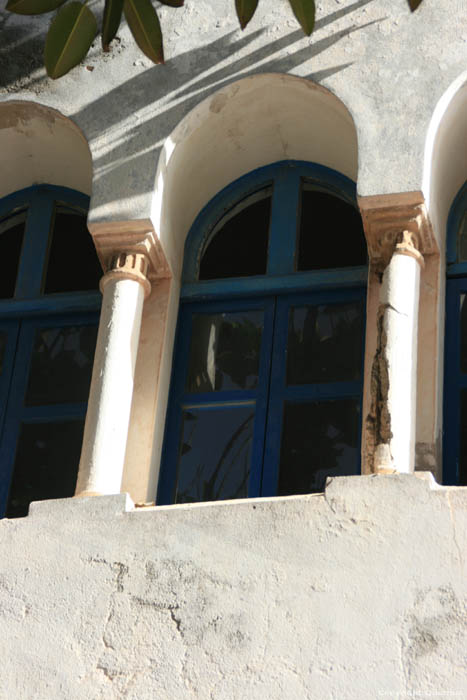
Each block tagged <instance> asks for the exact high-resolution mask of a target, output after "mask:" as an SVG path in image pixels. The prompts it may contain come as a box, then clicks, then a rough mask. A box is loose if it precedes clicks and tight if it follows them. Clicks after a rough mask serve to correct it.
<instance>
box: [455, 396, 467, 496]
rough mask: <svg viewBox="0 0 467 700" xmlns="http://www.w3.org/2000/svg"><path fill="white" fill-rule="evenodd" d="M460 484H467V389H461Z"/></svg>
mask: <svg viewBox="0 0 467 700" xmlns="http://www.w3.org/2000/svg"><path fill="white" fill-rule="evenodd" d="M460 400H461V406H460V409H461V410H460V436H459V437H460V449H459V474H458V477H459V480H458V482H457V483H458V485H459V486H467V390H466V389H462V390H461V399H460Z"/></svg>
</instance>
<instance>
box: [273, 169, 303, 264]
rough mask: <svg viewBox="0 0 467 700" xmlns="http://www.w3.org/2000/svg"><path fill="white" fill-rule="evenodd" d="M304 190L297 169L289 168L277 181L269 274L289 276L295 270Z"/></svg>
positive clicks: (277, 177)
mask: <svg viewBox="0 0 467 700" xmlns="http://www.w3.org/2000/svg"><path fill="white" fill-rule="evenodd" d="M300 189H301V188H300V173H299V171H298V169H297V168H293V167H286V168H284V169H283V170H281V171H280V173H278V175H276V177H275V178H274V189H273V197H272V207H271V227H270V232H269V254H268V268H267V270H268V272H267V273H268V275H280V274H287V273H291V272H293V271H294V270H295V248H296V244H297V235H298V214H299V204H300Z"/></svg>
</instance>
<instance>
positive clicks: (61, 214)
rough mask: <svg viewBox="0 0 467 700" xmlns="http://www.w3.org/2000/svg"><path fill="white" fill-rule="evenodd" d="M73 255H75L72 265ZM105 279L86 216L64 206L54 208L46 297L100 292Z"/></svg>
mask: <svg viewBox="0 0 467 700" xmlns="http://www.w3.org/2000/svg"><path fill="white" fill-rule="evenodd" d="M70 251H73V255H72V258H71V264H70V263H69V262H68V260H69V259H70ZM101 277H102V268H101V266H100V263H99V260H98V257H97V254H96V249H95V247H94V243H93V240H92V237H91V235H90V233H89V231H88V227H87V224H86V215H85V214H82V213H81V212H79V211H76V210H74V209H70V208H69V207H65V206H62V205H57V206H56V207H55V215H54V220H53V227H52V238H51V242H50V248H49V259H48V263H47V273H46V278H45V286H44V293H45V294H52V293H53V292H79V291H84V290H89V289H96V290H97V289H99V280H100V278H101Z"/></svg>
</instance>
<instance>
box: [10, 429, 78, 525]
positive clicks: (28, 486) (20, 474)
mask: <svg viewBox="0 0 467 700" xmlns="http://www.w3.org/2000/svg"><path fill="white" fill-rule="evenodd" d="M83 428H84V421H82V420H79V421H77V420H73V421H67V422H62V423H33V424H23V425H22V426H21V431H20V436H19V440H18V449H17V452H16V461H15V469H14V473H13V479H12V483H11V487H10V494H9V498H8V505H7V510H6V516H7V518H18V517H22V516H24V515H27V513H28V506H29V504H30V503H31V501H43V500H45V499H47V498H66V497H68V496H73V494H74V491H75V486H76V477H77V473H78V464H79V457H80V452H81V442H82V439H83Z"/></svg>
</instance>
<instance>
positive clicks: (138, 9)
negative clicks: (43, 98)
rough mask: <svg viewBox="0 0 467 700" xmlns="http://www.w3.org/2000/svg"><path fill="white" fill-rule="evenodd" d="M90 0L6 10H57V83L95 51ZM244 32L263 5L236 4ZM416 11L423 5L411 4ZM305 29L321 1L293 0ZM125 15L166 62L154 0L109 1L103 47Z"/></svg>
mask: <svg viewBox="0 0 467 700" xmlns="http://www.w3.org/2000/svg"><path fill="white" fill-rule="evenodd" d="M184 1H185V0H160V2H161V3H162V4H163V5H168V6H169V7H174V8H177V7H182V6H183V4H184ZM87 2H88V0H84V2H79V0H70V1H67V0H8V2H7V4H6V9H7V10H8V11H9V12H14V13H16V14H19V15H42V14H45V13H47V12H52V11H54V10H57V9H58V8H60V9H58V12H57V13H56V14H55V16H54V17H53V19H52V22H51V24H50V27H49V31H48V33H47V38H46V42H45V47H44V64H45V68H46V70H47V74H48V75H49V76H50V77H51V78H60V77H61V76H62V75H65V73H68V71H69V70H71V69H72V68H73V67H74V66H76V65H77V64H78V63H79V62H80V61H82V60H83V58H84V57H85V56H86V54H87V53H88V51H89V48H90V46H91V44H92V42H93V40H94V37H95V36H96V34H97V30H98V27H97V20H96V18H95V16H94V14H93V12H92V11H91V10H90V9H89V7H87ZM234 2H235V10H236V13H237V17H238V21H239V22H240V26H241V28H242V29H245V27H246V26H247V24H248V22H249V21H250V20H251V18H252V17H253V15H254V14H255V11H256V8H257V7H258V2H259V0H234ZM407 2H408V4H409V7H410V9H411V11H412V12H415V10H416V9H417V7H418V6H419V5H420V4H421V3H422V0H407ZM289 3H290V6H291V9H292V11H293V13H294V15H295V17H296V18H297V20H298V22H299V23H300V26H301V27H302V29H303V31H304V32H305V34H306V35H307V36H309V35H310V34H311V33H312V31H313V28H314V25H315V15H316V7H315V0H289ZM122 14H125V19H126V21H127V23H128V26H129V27H130V30H131V33H132V34H133V37H134V39H135V41H136V43H137V44H138V46H139V48H140V49H141V51H142V52H143V53H144V54H145V55H146V56H147V57H148V58H150V59H151V61H153V63H164V49H163V45H162V29H161V25H160V22H159V17H158V16H157V12H156V10H155V8H154V7H153V5H152V2H151V0H105V5H104V18H103V22H102V30H101V33H102V48H103V50H104V51H108V50H109V45H110V43H111V41H112V40H113V39H114V38H115V36H116V34H117V31H118V28H119V26H120V22H121V20H122Z"/></svg>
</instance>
